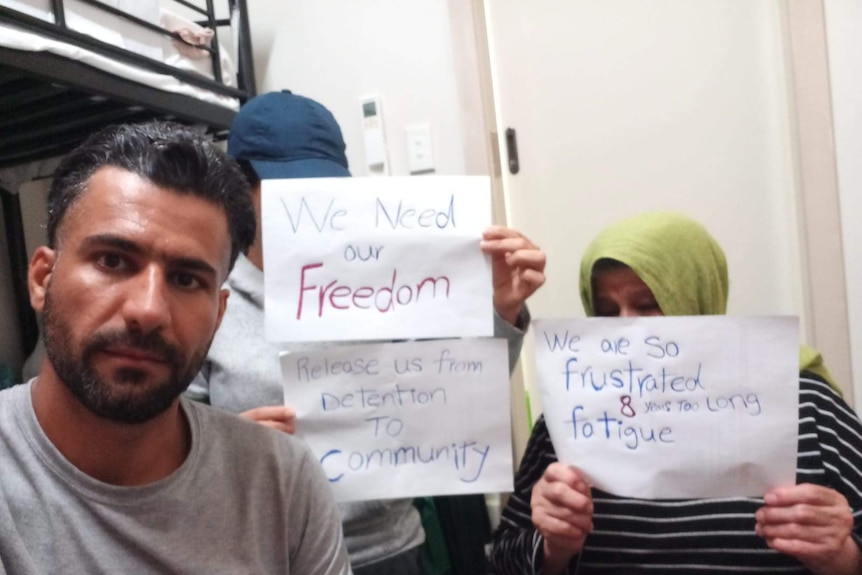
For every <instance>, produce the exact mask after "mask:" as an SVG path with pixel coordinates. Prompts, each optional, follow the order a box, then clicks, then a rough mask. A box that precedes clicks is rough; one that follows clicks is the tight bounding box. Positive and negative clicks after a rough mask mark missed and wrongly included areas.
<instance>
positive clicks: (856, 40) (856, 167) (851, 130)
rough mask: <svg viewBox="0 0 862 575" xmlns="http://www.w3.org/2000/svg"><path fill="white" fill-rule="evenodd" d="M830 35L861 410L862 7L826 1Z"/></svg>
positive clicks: (848, 0)
mask: <svg viewBox="0 0 862 575" xmlns="http://www.w3.org/2000/svg"><path fill="white" fill-rule="evenodd" d="M824 6H825V11H826V33H827V43H828V49H829V74H830V80H831V85H832V86H831V87H832V114H833V122H834V125H835V146H836V156H837V160H838V166H837V167H838V186H839V196H840V201H841V216H842V217H841V220H842V221H841V230H842V235H843V242H844V265H845V277H846V281H847V307H848V314H849V319H850V343H851V361H852V364H853V381H854V383H855V390H856V394H855V397H856V398H857V402H856V408H857V411H858V410H859V408H860V407H862V227H860V226H859V216H860V215H862V160H860V158H862V70H860V68H859V57H860V54H862V34H860V32H862V3H860V2H859V1H858V0H826V1H825V4H824Z"/></svg>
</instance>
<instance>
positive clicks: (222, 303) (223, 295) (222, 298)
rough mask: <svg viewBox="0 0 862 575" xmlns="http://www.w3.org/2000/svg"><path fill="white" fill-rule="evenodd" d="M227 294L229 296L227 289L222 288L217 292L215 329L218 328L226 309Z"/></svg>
mask: <svg viewBox="0 0 862 575" xmlns="http://www.w3.org/2000/svg"><path fill="white" fill-rule="evenodd" d="M228 296H230V290H229V289H222V290H221V291H220V292H219V294H218V320H217V321H216V328H215V331H218V328H219V326H220V325H221V320H222V318H223V317H224V312H225V310H226V309H227V298H228ZM213 333H215V332H213Z"/></svg>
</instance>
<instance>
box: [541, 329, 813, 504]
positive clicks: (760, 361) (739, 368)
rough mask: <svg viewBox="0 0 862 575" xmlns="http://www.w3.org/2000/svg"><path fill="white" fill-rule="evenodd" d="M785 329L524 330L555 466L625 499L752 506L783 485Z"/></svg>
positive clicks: (789, 348)
mask: <svg viewBox="0 0 862 575" xmlns="http://www.w3.org/2000/svg"><path fill="white" fill-rule="evenodd" d="M797 331H798V322H797V320H796V318H790V317H730V316H698V317H650V318H632V319H622V318H608V319H600V318H590V319H581V320H574V319H573V320H544V321H536V322H534V333H535V337H536V362H537V367H538V373H539V386H540V389H541V394H542V405H543V406H544V408H545V418H546V421H547V424H548V429H549V431H550V433H551V439H552V441H553V444H554V449H555V450H556V452H557V456H558V457H559V459H560V461H563V462H565V463H568V464H571V465H575V466H577V467H578V468H579V469H581V470H582V472H583V473H584V474H585V476H586V478H587V479H588V481H589V482H590V484H591V485H593V486H594V487H598V488H599V489H602V490H604V491H607V492H610V493H614V494H617V495H621V496H627V497H642V498H650V499H675V498H702V497H734V496H762V495H763V494H764V493H765V492H766V491H767V490H768V489H770V488H773V487H776V486H779V485H793V484H794V483H795V478H796V450H797V435H798V428H799V424H798V418H799V409H798V404H799V391H798V390H799V367H798V365H799V364H798V354H799V346H798V334H797Z"/></svg>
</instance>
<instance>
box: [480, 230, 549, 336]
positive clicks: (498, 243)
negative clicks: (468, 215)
mask: <svg viewBox="0 0 862 575" xmlns="http://www.w3.org/2000/svg"><path fill="white" fill-rule="evenodd" d="M482 238H483V240H482V243H481V247H482V251H483V252H485V253H486V254H490V256H491V273H492V278H493V282H494V309H496V310H497V313H498V314H499V315H500V317H502V318H503V319H504V320H506V321H508V322H509V323H511V324H513V325H514V323H515V321H516V320H517V319H518V315H519V314H520V313H521V308H522V307H523V306H524V302H525V301H527V298H529V297H530V296H531V295H533V293H535V291H536V290H537V289H539V288H540V287H542V284H544V283H545V273H544V272H545V252H543V251H542V250H540V249H539V247H538V246H537V245H535V244H534V243H533V242H531V241H530V240H529V239H528V238H526V237H525V236H524V235H523V234H521V233H520V232H518V231H517V230H514V229H511V228H505V227H502V226H492V227H490V228H488V229H487V230H485V232H484V233H483V234H482Z"/></svg>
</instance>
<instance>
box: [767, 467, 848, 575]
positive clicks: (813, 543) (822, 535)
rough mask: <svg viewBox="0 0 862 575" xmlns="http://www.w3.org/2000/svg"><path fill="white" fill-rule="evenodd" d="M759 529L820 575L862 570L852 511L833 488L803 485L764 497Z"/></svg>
mask: <svg viewBox="0 0 862 575" xmlns="http://www.w3.org/2000/svg"><path fill="white" fill-rule="evenodd" d="M763 499H764V502H765V503H766V505H764V506H763V507H761V508H760V509H759V510H758V511H757V514H756V516H755V517H756V519H757V526H756V527H755V531H756V532H757V534H758V535H759V536H761V537H763V538H764V539H765V540H766V543H767V545H769V546H770V547H771V548H773V549H775V550H776V551H780V552H781V553H784V554H786V555H790V556H792V557H795V558H797V559H799V561H801V562H802V563H803V564H805V566H806V567H808V569H810V570H811V571H813V572H815V573H818V574H820V575H826V574H829V575H840V574H844V573H848V574H849V573H857V574H858V573H862V553H860V550H859V546H858V545H856V542H855V541H853V538H852V537H851V536H850V533H851V531H852V530H853V514H852V510H851V509H850V505H849V504H848V503H847V499H845V497H844V496H843V495H841V494H840V493H838V492H837V491H835V490H834V489H829V488H828V487H823V486H820V485H813V484H811V483H803V484H801V485H794V486H792V487H779V488H776V489H773V490H771V491H769V492H768V493H767V494H766V495H765V496H764V498H763Z"/></svg>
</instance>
